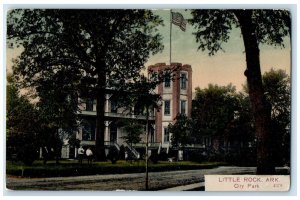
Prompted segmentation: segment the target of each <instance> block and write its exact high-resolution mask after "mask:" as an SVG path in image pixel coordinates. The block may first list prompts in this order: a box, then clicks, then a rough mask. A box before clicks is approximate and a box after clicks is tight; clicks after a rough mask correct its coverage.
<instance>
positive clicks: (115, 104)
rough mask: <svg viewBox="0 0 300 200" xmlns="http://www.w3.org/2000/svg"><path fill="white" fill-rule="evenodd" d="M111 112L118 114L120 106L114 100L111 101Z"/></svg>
mask: <svg viewBox="0 0 300 200" xmlns="http://www.w3.org/2000/svg"><path fill="white" fill-rule="evenodd" d="M110 112H112V113H117V112H118V104H117V101H116V100H115V99H112V100H111V101H110Z"/></svg>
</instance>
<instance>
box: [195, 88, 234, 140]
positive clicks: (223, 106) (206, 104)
mask: <svg viewBox="0 0 300 200" xmlns="http://www.w3.org/2000/svg"><path fill="white" fill-rule="evenodd" d="M237 108H238V100H237V94H236V91H235V87H234V86H232V85H231V84H229V85H227V86H218V85H212V84H209V85H208V87H207V88H204V89H200V88H199V87H197V88H196V97H195V100H194V102H193V112H192V118H193V119H194V120H195V130H196V131H197V134H199V135H201V136H205V135H209V136H220V135H223V134H224V132H225V131H226V130H227V129H228V128H229V124H230V123H231V122H232V120H233V119H234V114H235V111H236V110H237Z"/></svg>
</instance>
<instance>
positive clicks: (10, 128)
mask: <svg viewBox="0 0 300 200" xmlns="http://www.w3.org/2000/svg"><path fill="white" fill-rule="evenodd" d="M6 91H7V93H6V94H7V99H6V105H7V110H6V139H7V140H6V141H7V143H6V145H7V158H8V159H10V158H12V156H13V154H15V155H16V157H17V159H18V160H21V161H23V162H24V163H25V164H27V165H31V164H32V162H33V161H34V160H35V159H36V158H37V157H38V154H37V151H38V150H39V145H38V132H37V129H36V127H38V125H39V124H38V123H39V122H38V120H37V119H38V114H37V112H36V110H35V106H34V105H33V104H32V103H31V102H30V101H29V100H28V98H27V97H26V96H23V95H20V91H19V90H18V88H17V86H16V85H15V82H14V79H13V77H12V76H11V75H8V77H7V86H6Z"/></svg>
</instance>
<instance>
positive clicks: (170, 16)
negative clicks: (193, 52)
mask: <svg viewBox="0 0 300 200" xmlns="http://www.w3.org/2000/svg"><path fill="white" fill-rule="evenodd" d="M171 61H172V9H170V66H171Z"/></svg>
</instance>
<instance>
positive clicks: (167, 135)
mask: <svg viewBox="0 0 300 200" xmlns="http://www.w3.org/2000/svg"><path fill="white" fill-rule="evenodd" d="M168 142H170V133H169V130H168V128H167V127H164V143H168Z"/></svg>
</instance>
